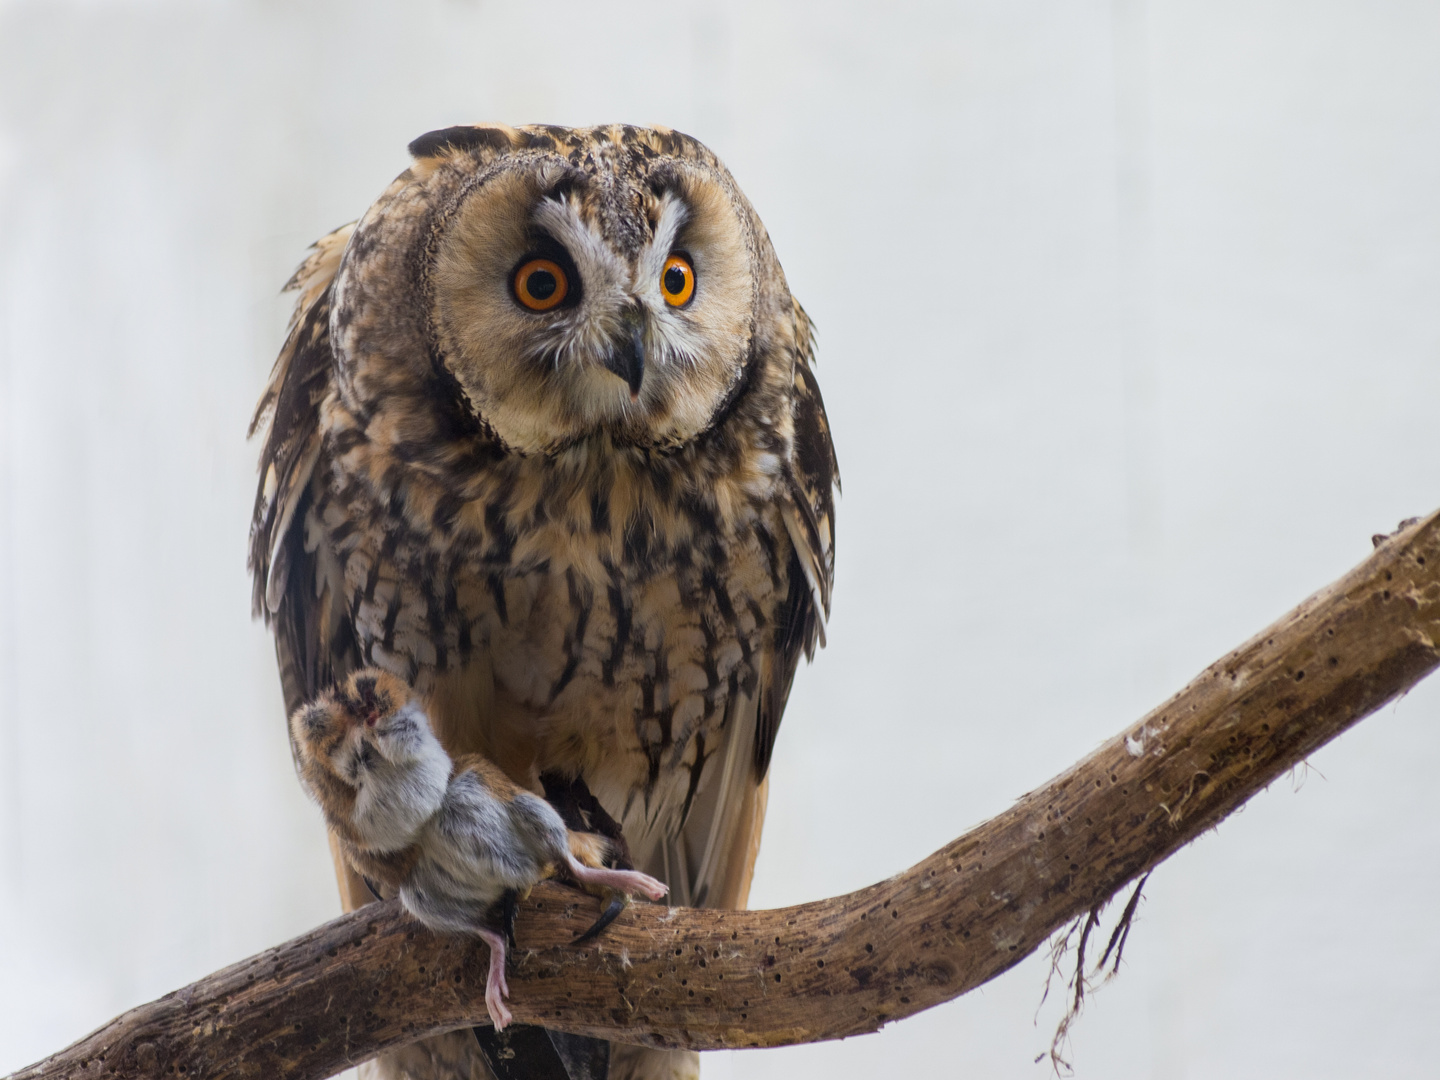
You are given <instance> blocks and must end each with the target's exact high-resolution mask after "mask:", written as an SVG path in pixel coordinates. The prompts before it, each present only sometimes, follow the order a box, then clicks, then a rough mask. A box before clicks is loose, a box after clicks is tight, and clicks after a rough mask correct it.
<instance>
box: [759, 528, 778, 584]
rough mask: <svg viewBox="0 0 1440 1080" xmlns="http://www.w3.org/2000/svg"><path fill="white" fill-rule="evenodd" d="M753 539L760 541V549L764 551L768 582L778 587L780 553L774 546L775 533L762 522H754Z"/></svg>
mask: <svg viewBox="0 0 1440 1080" xmlns="http://www.w3.org/2000/svg"><path fill="white" fill-rule="evenodd" d="M755 539H756V540H759V541H760V550H761V551H763V552H764V553H765V561H766V564H767V565H768V566H769V567H770V584H771V585H773V586H775V587H776V588H777V589H778V588H779V587H780V555H779V552H778V551H777V550H776V547H775V534H774V533H772V532H771V531H770V530H769V529H767V528H766V527H765V526H764V524H763V523H761V522H759V521H756V522H755Z"/></svg>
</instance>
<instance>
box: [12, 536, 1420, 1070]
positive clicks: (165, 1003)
mask: <svg viewBox="0 0 1440 1080" xmlns="http://www.w3.org/2000/svg"><path fill="white" fill-rule="evenodd" d="M1437 641H1440V513H1437V514H1432V515H1431V516H1430V517H1428V518H1426V519H1425V520H1423V521H1420V522H1418V523H1416V524H1413V525H1411V526H1409V527H1408V528H1405V529H1403V530H1402V531H1401V532H1399V533H1397V534H1395V535H1394V536H1392V537H1390V538H1388V539H1384V540H1381V538H1377V550H1376V551H1375V553H1374V554H1373V555H1372V556H1371V557H1370V558H1369V559H1367V560H1366V561H1365V562H1364V563H1362V564H1361V565H1360V566H1358V567H1356V568H1355V569H1354V570H1353V571H1351V572H1350V573H1349V574H1347V575H1346V576H1345V577H1343V578H1342V579H1340V580H1339V581H1337V582H1335V583H1334V584H1333V585H1331V586H1329V587H1328V588H1326V589H1324V590H1322V591H1321V592H1319V593H1317V594H1316V595H1315V596H1313V597H1311V598H1310V599H1309V600H1306V601H1305V602H1304V603H1303V604H1301V605H1300V606H1299V607H1298V608H1296V609H1295V610H1294V611H1292V612H1290V613H1289V614H1288V615H1286V616H1285V617H1284V618H1282V619H1281V620H1280V621H1279V622H1277V623H1275V624H1274V625H1273V626H1271V627H1269V628H1268V629H1266V630H1264V631H1262V632H1261V633H1260V634H1259V635H1257V636H1256V637H1254V638H1252V639H1251V640H1250V641H1248V642H1246V643H1245V644H1244V645H1241V646H1240V647H1239V648H1237V649H1235V650H1234V651H1233V652H1231V653H1230V654H1229V655H1227V656H1226V657H1224V658H1223V659H1221V660H1220V661H1218V662H1216V663H1215V664H1212V665H1211V666H1210V667H1209V668H1208V669H1206V670H1205V671H1204V672H1203V673H1202V674H1201V675H1200V676H1199V677H1198V678H1197V679H1195V680H1194V681H1193V682H1192V683H1191V684H1190V685H1189V686H1187V687H1185V689H1183V690H1182V691H1180V693H1178V694H1177V695H1175V697H1173V698H1171V699H1170V700H1169V701H1167V702H1166V703H1165V704H1163V705H1161V706H1160V707H1159V708H1158V709H1156V710H1154V711H1153V712H1152V713H1150V714H1149V715H1148V716H1146V717H1145V718H1144V719H1143V720H1141V721H1140V722H1138V723H1136V724H1134V725H1132V726H1131V727H1130V728H1129V729H1127V730H1126V731H1124V732H1122V733H1121V734H1119V735H1117V736H1115V737H1114V738H1113V739H1111V740H1110V741H1109V742H1107V743H1106V744H1105V745H1103V746H1102V747H1100V749H1098V750H1097V751H1095V752H1094V753H1093V754H1091V755H1090V756H1089V757H1087V758H1086V759H1085V760H1083V761H1081V762H1080V763H1079V764H1077V765H1075V766H1073V767H1072V768H1071V769H1069V770H1068V771H1066V772H1065V773H1063V774H1062V775H1060V776H1058V777H1056V778H1055V779H1054V780H1052V781H1051V782H1050V783H1048V784H1046V785H1045V786H1044V787H1042V788H1039V789H1037V790H1036V791H1033V792H1031V793H1030V794H1028V795H1026V796H1025V797H1023V798H1022V799H1020V800H1019V801H1018V802H1017V803H1016V804H1015V805H1014V806H1012V807H1011V808H1010V809H1008V810H1006V811H1005V812H1004V813H1002V814H1000V815H999V816H998V817H995V818H993V819H991V820H990V821H988V822H986V823H985V824H983V825H981V826H979V827H978V828H976V829H973V830H971V831H970V832H969V833H967V834H966V835H964V836H962V837H960V838H959V839H958V840H955V841H953V842H952V843H950V844H948V845H947V846H946V847H944V848H942V849H941V850H940V851H937V852H936V853H935V854H933V855H931V856H930V857H929V858H927V859H925V860H924V861H923V862H921V863H919V864H918V865H916V866H914V867H912V868H911V869H909V870H907V871H905V872H904V873H902V874H899V875H897V876H896V877H893V878H891V879H889V880H888V881H883V882H881V883H879V884H877V885H872V886H870V887H868V888H865V889H861V890H859V891H858V892H854V893H850V894H849V895H847V896H840V897H835V898H833V899H830V900H822V901H818V902H815V903H809V904H801V905H798V906H796V907H790V908H781V909H776V910H771V911H714V910H703V909H678V908H665V907H661V906H652V905H635V906H634V907H632V908H631V909H630V910H629V911H627V912H626V913H625V914H624V915H622V916H621V918H620V919H619V920H618V921H617V922H616V924H615V925H614V926H613V927H612V928H611V929H610V930H608V931H607V932H606V933H605V934H604V935H603V936H602V937H601V938H600V939H599V940H597V941H594V942H590V943H588V944H586V945H584V946H582V947H579V948H576V947H574V946H572V945H571V944H570V941H571V939H572V938H573V937H574V936H575V935H576V934H577V933H578V932H579V931H580V930H581V929H583V928H584V927H585V926H587V925H588V924H589V922H590V921H591V920H592V919H593V918H594V917H595V915H596V911H597V908H596V904H595V902H594V901H593V900H592V899H590V898H589V897H587V896H583V895H581V894H578V893H575V892H572V891H570V890H568V889H565V888H562V887H560V886H558V885H554V884H550V883H547V884H545V885H543V886H541V887H540V888H538V889H536V890H535V892H534V894H533V895H532V896H531V897H530V898H529V900H528V901H526V902H525V903H524V904H523V905H522V910H521V914H520V918H519V922H518V926H517V936H518V939H519V942H520V950H519V952H518V953H517V955H516V957H515V963H514V968H513V971H512V973H511V974H510V976H509V982H510V987H511V993H512V998H511V1007H512V1009H513V1010H514V1013H515V1018H516V1020H517V1021H519V1022H521V1023H539V1024H544V1025H546V1026H547V1027H551V1028H556V1029H559V1030H562V1031H569V1032H575V1033H579V1034H586V1035H597V1036H604V1037H607V1038H612V1039H619V1040H621V1041H625V1042H633V1043H644V1044H648V1045H651V1046H660V1047H690V1048H693V1049H700V1050H705V1049H714V1048H719V1047H747V1046H777V1045H782V1044H788V1043H802V1042H818V1041H821V1040H824V1039H835V1038H840V1037H842V1036H847V1035H857V1034H861V1033H863V1032H868V1031H874V1030H875V1029H877V1028H879V1027H880V1026H881V1025H882V1024H885V1023H887V1022H889V1021H892V1020H898V1019H900V1018H901V1017H905V1016H909V1015H910V1014H912V1013H915V1012H919V1011H920V1010H921V1009H926V1008H929V1007H930V1006H932V1005H936V1004H939V1003H940V1002H942V1001H948V1000H949V999H951V998H954V997H956V996H958V995H960V994H962V993H964V992H965V991H967V990H970V989H973V988H974V987H976V986H979V985H980V984H981V983H983V982H985V981H987V980H989V979H992V978H994V977H995V976H996V975H998V974H1000V973H1001V972H1003V971H1005V970H1006V969H1008V968H1010V967H1012V966H1013V965H1014V964H1016V963H1018V962H1019V961H1020V960H1021V959H1023V958H1024V957H1025V956H1026V955H1028V954H1029V953H1030V952H1032V951H1034V950H1035V949H1036V948H1037V947H1038V946H1040V945H1041V944H1042V943H1044V942H1045V941H1046V940H1047V939H1048V938H1049V936H1050V935H1051V934H1052V933H1053V932H1054V931H1055V930H1056V929H1058V928H1060V927H1062V926H1064V925H1065V924H1066V923H1067V922H1068V921H1069V920H1071V919H1073V918H1075V917H1076V916H1077V915H1079V914H1081V913H1083V912H1085V911H1087V910H1089V909H1091V908H1093V907H1094V906H1095V905H1096V904H1098V903H1100V902H1102V901H1104V900H1105V899H1107V898H1109V897H1110V896H1112V895H1114V894H1115V893H1116V892H1117V891H1118V890H1120V889H1121V888H1123V887H1124V886H1125V885H1126V883H1127V882H1129V881H1131V880H1133V879H1134V878H1135V877H1136V876H1138V875H1140V874H1142V873H1144V872H1145V871H1147V870H1148V869H1150V868H1151V867H1153V866H1155V865H1156V864H1157V863H1158V862H1160V861H1161V860H1163V859H1164V858H1165V857H1166V856H1168V855H1170V854H1171V853H1172V852H1174V851H1175V850H1176V849H1178V848H1179V847H1181V846H1182V845H1184V844H1185V843H1187V842H1188V841H1190V840H1192V839H1194V838H1195V837H1196V836H1197V835H1199V834H1200V833H1201V832H1204V831H1205V830H1206V829H1210V828H1212V827H1214V826H1215V825H1216V824H1217V823H1218V822H1220V821H1221V820H1222V819H1223V818H1224V817H1225V816H1226V815H1228V814H1229V813H1230V812H1232V811H1233V810H1235V808H1236V807H1238V806H1239V805H1241V804H1242V803H1243V802H1244V801H1245V800H1246V799H1248V798H1249V797H1250V796H1252V795H1254V794H1255V793H1256V792H1258V791H1260V790H1261V789H1262V788H1264V787H1265V786H1266V785H1267V784H1269V783H1270V781H1272V780H1273V779H1275V778H1276V777H1277V776H1279V775H1280V774H1282V773H1283V772H1285V771H1286V770H1287V769H1289V768H1291V767H1292V766H1294V765H1296V764H1297V763H1299V762H1301V761H1302V760H1303V759H1304V758H1305V757H1306V755H1308V754H1310V753H1312V752H1313V751H1315V750H1316V749H1317V748H1318V747H1320V746H1322V745H1323V744H1324V743H1326V742H1328V741H1329V740H1330V739H1332V738H1334V737H1335V736H1336V735H1338V734H1339V733H1340V732H1341V731H1343V730H1345V728H1347V727H1348V726H1350V725H1351V724H1353V723H1355V722H1356V721H1358V720H1359V719H1361V718H1362V717H1364V716H1366V715H1367V714H1369V713H1371V712H1373V711H1374V710H1375V709H1377V708H1379V707H1380V706H1381V705H1383V704H1384V703H1385V702H1386V701H1389V700H1390V699H1392V698H1394V697H1395V696H1397V695H1398V694H1401V693H1403V692H1404V691H1406V690H1407V689H1409V688H1410V687H1411V686H1413V685H1414V684H1415V683H1416V682H1418V681H1419V680H1420V679H1421V678H1423V677H1424V676H1425V675H1426V674H1427V673H1428V672H1430V671H1431V670H1432V669H1433V668H1434V667H1435V666H1436V664H1437V662H1440V651H1437ZM487 960H488V953H487V951H486V949H485V947H484V945H482V944H480V943H478V942H476V941H471V940H469V939H464V938H455V937H439V936H436V935H433V934H431V933H429V932H428V931H426V930H425V929H423V928H422V927H421V926H419V925H418V924H417V923H415V922H414V921H413V920H412V919H410V918H409V917H408V916H407V915H406V914H405V912H404V911H403V910H401V909H400V907H399V906H398V905H397V904H396V903H394V902H391V903H388V904H376V905H371V906H369V907H366V908H364V909H363V910H361V911H358V912H355V913H353V914H350V915H347V916H344V917H342V918H339V919H336V920H334V921H333V922H330V923H327V924H325V925H324V926H321V927H319V928H318V929H316V930H313V931H311V932H310V933H308V934H305V935H303V936H301V937H299V938H296V939H294V940H293V941H289V942H287V943H285V944H284V945H281V946H279V947H277V948H274V949H271V950H268V951H267V952H264V953H261V954H260V955H258V956H254V957H252V958H250V959H248V960H245V961H242V962H241V963H239V964H236V965H234V966H232V967H229V968H226V969H225V970H223V971H220V972H217V973H216V974H214V975H211V976H209V977H207V978H205V979H202V980H200V981H199V982H197V983H194V984H193V985H191V986H188V987H185V988H184V989H183V990H178V991H176V992H175V993H173V994H169V995H167V996H166V997H164V998H161V999H160V1000H158V1001H154V1002H151V1003H150V1004H147V1005H142V1006H140V1007H139V1008H136V1009H133V1010H131V1011H130V1012H128V1013H126V1014H124V1015H123V1016H120V1017H117V1018H116V1019H115V1020H113V1021H111V1022H110V1023H109V1024H107V1025H105V1026H104V1027H102V1028H101V1029H100V1030H98V1031H96V1032H95V1033H94V1034H92V1035H90V1036H88V1037H87V1038H85V1039H82V1040H81V1041H80V1042H77V1043H75V1044H74V1045H73V1046H71V1047H69V1048H68V1049H66V1050H63V1051H61V1052H60V1053H58V1054H56V1055H54V1056H53V1057H50V1058H47V1059H46V1060H45V1061H42V1062H40V1063H38V1064H36V1065H33V1066H31V1067H30V1068H27V1069H24V1070H22V1071H21V1072H19V1073H16V1074H15V1078H16V1080H19V1078H23V1080H39V1078H42V1077H44V1078H47V1080H48V1078H59V1077H67V1078H68V1077H77V1078H78V1077H140V1076H172V1077H234V1078H242V1077H245V1078H249V1077H254V1078H257V1080H258V1078H262V1077H263V1078H272V1077H280V1076H283V1077H290V1078H294V1080H308V1078H312V1077H315V1078H318V1077H324V1076H329V1075H331V1074H333V1073H335V1072H337V1071H339V1070H340V1069H342V1068H345V1067H346V1066H349V1065H352V1064H354V1063H356V1062H359V1061H362V1060H364V1059H365V1058H367V1057H370V1056H371V1055H373V1054H375V1053H377V1052H379V1051H381V1050H385V1049H387V1048H390V1047H394V1046H398V1045H401V1044H404V1043H407V1042H410V1041H413V1040H415V1039H419V1038H421V1037H423V1036H426V1035H431V1034H435V1033H438V1032H442V1031H446V1030H450V1029H454V1028H457V1027H462V1026H467V1025H473V1024H483V1023H486V1022H487V1021H486V1018H485V1002H484V990H485V972H486V964H487Z"/></svg>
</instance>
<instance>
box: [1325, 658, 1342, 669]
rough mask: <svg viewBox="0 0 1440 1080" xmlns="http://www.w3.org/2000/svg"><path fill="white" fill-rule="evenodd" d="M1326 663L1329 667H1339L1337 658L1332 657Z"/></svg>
mask: <svg viewBox="0 0 1440 1080" xmlns="http://www.w3.org/2000/svg"><path fill="white" fill-rule="evenodd" d="M1326 663H1327V664H1329V665H1330V666H1331V667H1339V666H1340V659H1339V657H1335V656H1332V657H1330V659H1329V660H1327V661H1326Z"/></svg>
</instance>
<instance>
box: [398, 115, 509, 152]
mask: <svg viewBox="0 0 1440 1080" xmlns="http://www.w3.org/2000/svg"><path fill="white" fill-rule="evenodd" d="M510 148H511V143H510V136H509V135H508V134H506V133H505V132H503V131H501V130H500V129H498V128H493V127H473V126H471V125H469V124H465V125H461V126H458V127H448V128H439V129H437V130H435V131H427V132H426V133H425V134H424V135H421V136H419V137H418V138H416V139H412V140H411V141H410V145H409V146H408V147H406V149H408V150H409V151H410V156H411V157H413V158H415V159H417V160H418V159H420V158H428V157H435V156H436V155H437V154H440V153H441V152H443V151H445V150H496V151H499V152H500V153H504V152H505V151H506V150H509V149H510Z"/></svg>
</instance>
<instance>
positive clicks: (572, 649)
mask: <svg viewBox="0 0 1440 1080" xmlns="http://www.w3.org/2000/svg"><path fill="white" fill-rule="evenodd" d="M565 583H566V585H567V586H568V587H569V590H570V606H571V607H572V608H573V609H575V627H574V629H573V630H570V631H568V632H567V633H566V634H565V652H566V653H567V654H568V655H567V657H566V659H565V668H564V670H562V671H561V672H560V677H559V678H558V679H556V680H555V685H554V686H553V687H551V689H550V702H551V704H554V702H555V699H556V698H558V697H559V696H560V692H561V691H562V690H564V689H565V687H567V686H568V685H570V680H571V679H573V678H574V677H575V672H576V669H578V668H579V667H580V657H581V656H582V655H583V654H584V651H585V627H586V624H587V623H589V621H590V603H591V601H590V597H589V596H588V595H587V593H586V592H585V591H582V590H581V588H580V582H579V579H578V578H576V576H575V571H574V570H566V571H565Z"/></svg>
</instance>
